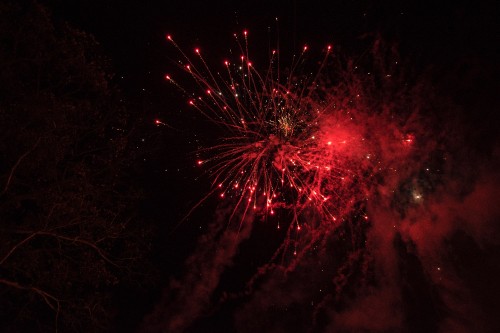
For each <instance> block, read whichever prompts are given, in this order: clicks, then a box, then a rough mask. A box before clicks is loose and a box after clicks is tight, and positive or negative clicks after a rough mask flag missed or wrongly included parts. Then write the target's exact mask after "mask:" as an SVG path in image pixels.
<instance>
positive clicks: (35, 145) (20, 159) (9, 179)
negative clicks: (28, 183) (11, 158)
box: [0, 137, 42, 196]
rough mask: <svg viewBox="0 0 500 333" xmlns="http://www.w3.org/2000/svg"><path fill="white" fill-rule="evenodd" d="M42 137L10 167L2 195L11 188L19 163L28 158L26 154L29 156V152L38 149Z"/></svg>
mask: <svg viewBox="0 0 500 333" xmlns="http://www.w3.org/2000/svg"><path fill="white" fill-rule="evenodd" d="M41 139H42V138H41V137H40V138H38V140H36V142H35V144H34V145H33V147H31V149H29V150H28V151H26V152H25V153H24V154H22V155H21V156H20V157H19V158H18V159H17V162H16V164H14V166H13V167H12V169H10V174H9V177H8V178H7V182H6V183H5V186H4V188H3V191H2V193H0V196H1V195H4V194H5V193H7V191H8V189H9V185H10V182H11V181H12V177H13V176H14V172H16V169H17V167H18V166H19V164H21V162H22V160H23V159H25V158H26V156H28V155H29V154H31V153H32V152H33V150H35V149H36V147H37V146H38V144H39V143H40V140H41Z"/></svg>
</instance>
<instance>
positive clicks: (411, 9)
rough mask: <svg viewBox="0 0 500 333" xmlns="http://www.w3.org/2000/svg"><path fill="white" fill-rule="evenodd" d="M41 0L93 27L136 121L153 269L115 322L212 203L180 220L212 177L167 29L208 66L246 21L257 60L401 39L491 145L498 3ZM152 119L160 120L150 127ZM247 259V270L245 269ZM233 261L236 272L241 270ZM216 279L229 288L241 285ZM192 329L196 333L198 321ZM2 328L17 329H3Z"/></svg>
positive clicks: (134, 320)
mask: <svg viewBox="0 0 500 333" xmlns="http://www.w3.org/2000/svg"><path fill="white" fill-rule="evenodd" d="M25 3H29V2H25ZM39 3H41V4H43V5H45V6H46V7H47V8H48V10H49V11H50V12H51V13H52V18H53V20H54V21H55V22H68V23H69V24H70V25H71V26H73V27H76V28H78V29H81V30H83V31H85V32H88V33H90V34H92V35H93V36H95V38H96V40H97V41H98V43H99V44H100V45H99V46H100V51H101V52H102V54H103V55H104V56H105V57H107V58H109V60H110V68H111V71H112V72H113V73H114V76H113V77H112V79H111V82H112V85H113V86H115V87H117V88H118V89H119V90H120V91H121V94H122V95H121V96H122V97H123V100H124V101H125V104H126V105H127V108H128V112H129V114H130V115H131V119H133V121H134V122H136V126H135V127H136V129H135V134H134V135H135V136H134V140H136V142H134V144H133V146H135V149H137V150H138V151H139V155H140V158H138V161H137V163H136V164H134V167H133V169H134V173H133V177H134V179H133V180H132V181H133V182H134V183H137V184H139V185H138V186H139V187H141V190H142V191H143V196H142V198H141V199H140V200H139V201H140V204H139V207H138V212H139V213H138V215H139V217H140V219H141V220H142V221H143V223H144V224H145V225H147V226H148V227H150V228H151V230H153V232H152V233H151V236H149V237H150V243H151V248H150V250H149V251H148V252H147V253H146V254H144V261H147V262H148V263H149V265H150V266H152V267H155V268H154V269H152V270H151V272H148V271H145V272H143V274H144V275H148V274H150V275H151V277H152V278H151V279H152V282H151V281H150V282H148V283H147V284H145V286H141V287H137V286H136V287H130V288H117V289H116V291H114V296H113V297H114V302H113V304H114V309H115V312H116V315H115V316H114V318H113V320H112V325H111V328H110V329H111V330H112V331H120V332H133V331H135V330H136V329H137V327H138V326H139V325H140V323H141V321H142V320H143V317H144V316H145V315H146V314H147V313H150V312H151V311H152V308H153V306H154V304H156V303H157V302H158V301H159V300H160V298H161V295H162V290H163V289H164V288H165V287H166V285H167V284H168V282H167V281H168V280H169V279H170V278H171V277H174V276H175V277H179V276H181V275H182V273H183V270H184V268H183V262H184V260H185V258H186V257H187V256H188V255H189V253H190V252H191V251H192V249H193V248H194V246H195V244H196V240H197V238H198V236H199V235H200V234H203V232H204V229H203V228H204V217H205V216H207V214H209V215H210V214H213V213H211V212H213V207H214V203H213V202H212V201H210V200H209V201H208V202H207V203H206V205H205V206H204V207H201V208H200V209H198V210H196V211H195V212H194V214H193V215H191V216H190V218H189V219H188V220H186V221H185V222H184V223H182V224H180V225H179V222H180V220H181V219H182V218H183V217H184V216H185V215H186V213H187V212H188V211H189V210H190V208H191V207H193V206H194V205H195V204H196V202H198V200H200V198H201V197H202V196H203V195H204V194H203V193H205V192H206V191H207V189H208V187H209V183H208V180H207V179H206V178H205V177H204V176H203V175H202V174H201V172H200V171H199V169H197V168H195V161H196V157H195V156H194V154H193V153H192V152H193V151H195V150H196V149H197V148H198V147H199V146H200V144H203V142H204V141H203V140H207V139H206V136H205V138H204V136H203V134H206V133H207V132H208V136H210V134H209V133H210V132H209V130H207V129H206V128H205V127H204V126H206V125H205V124H204V123H200V122H199V121H198V120H197V118H198V117H197V116H196V115H186V104H185V100H184V99H183V98H181V97H180V96H178V94H177V92H176V91H175V90H174V89H173V88H172V87H171V86H169V85H168V84H166V82H165V80H164V79H163V76H164V74H165V73H170V72H171V71H172V70H173V69H174V68H175V66H174V65H173V60H174V61H175V60H176V59H178V55H177V52H176V50H175V49H174V48H173V47H172V46H171V45H170V44H169V43H167V41H166V40H165V34H167V33H168V34H172V35H173V36H174V38H175V40H176V41H177V43H179V44H180V45H181V46H182V47H183V48H184V49H185V50H190V49H191V48H193V47H195V46H196V47H198V46H199V47H201V48H202V50H203V52H204V54H206V59H207V60H208V61H209V62H210V63H212V64H218V63H219V62H221V59H223V57H225V56H226V55H227V54H228V51H229V49H230V45H231V43H232V41H233V38H232V34H233V33H234V32H241V31H242V30H243V29H248V30H249V36H250V45H251V52H253V54H255V58H256V59H257V61H259V60H260V61H261V62H265V61H266V59H267V57H268V56H267V49H268V45H269V44H273V43H275V41H276V39H277V38H278V37H277V36H278V35H279V42H280V47H281V49H282V50H283V54H284V55H283V58H286V55H287V54H289V55H292V54H293V53H294V52H297V51H296V50H300V49H301V47H302V46H303V45H304V44H307V45H309V46H310V47H311V49H321V48H322V47H324V45H326V44H329V43H332V44H333V45H334V47H335V48H337V47H339V48H340V49H342V51H343V52H346V53H347V54H358V55H360V54H363V52H365V51H366V48H367V47H368V45H367V39H369V38H373V37H376V36H378V35H380V36H381V38H383V39H384V40H385V41H387V42H388V43H393V44H394V45H396V46H397V48H398V50H399V52H400V55H401V58H402V59H408V60H409V61H408V62H409V63H411V65H412V71H414V72H426V71H431V70H432V71H433V75H434V77H435V78H439V79H440V83H439V84H440V86H444V85H445V84H443V81H445V80H444V79H443V78H450V80H449V87H448V89H449V90H448V91H447V92H448V93H449V96H450V98H451V99H454V100H456V101H457V102H458V103H460V104H461V105H463V106H465V107H463V108H462V109H461V110H462V111H461V112H462V113H463V114H462V116H464V117H465V119H467V120H468V121H470V123H471V124H473V127H476V128H482V129H483V130H482V131H481V134H480V135H479V136H478V137H477V138H476V141H475V144H476V145H477V146H478V147H484V146H488V147H489V145H493V144H494V141H495V139H496V138H497V135H498V131H497V130H498V129H499V126H498V119H499V116H498V115H497V112H498V109H495V108H494V107H491V105H496V103H495V101H496V100H497V97H496V94H497V93H498V78H497V76H496V74H497V73H498V56H499V54H498V36H499V35H498V22H497V21H498V17H499V16H498V11H497V10H496V3H495V1H456V2H446V1H432V2H431V1H368V0H363V1H276V2H271V1H261V2H260V1H245V2H239V1H221V2H218V1H213V2H210V1H178V0H176V1H139V0H130V1H118V0H109V1H98V0H95V1H92V0H72V1H63V0H40V1H39ZM276 17H278V18H279V23H278V24H277V23H276V20H275V18H276ZM268 27H270V30H269V29H268ZM278 30H279V33H278ZM269 31H271V32H269ZM262 46H263V47H262ZM460 71H466V72H468V73H472V74H471V75H470V76H469V77H470V79H469V80H467V81H466V82H459V81H456V80H453V77H454V76H455V74H457V73H459V72H460ZM468 105H470V106H473V107H471V108H468V107H467V106H468ZM478 110H480V112H478ZM130 115H129V116H130ZM156 119H160V120H161V121H163V122H165V123H166V124H168V125H166V126H156V125H155V120H156ZM200 140H201V141H200ZM490 148H491V147H490ZM486 150H488V148H486ZM270 246H271V245H270ZM262 251H263V252H264V253H265V252H266V250H262ZM263 257H264V256H263ZM257 261H259V259H258V260H257ZM150 266H147V267H150ZM247 269H248V270H250V271H251V270H252V267H249V268H247ZM241 270H242V271H241V277H242V279H244V278H245V277H246V276H247V275H248V274H249V272H247V271H245V268H241ZM137 279H138V278H136V280H137ZM223 283H227V285H228V287H231V284H234V286H238V285H240V284H241V282H234V281H223ZM140 284H141V283H140V281H139V285H140ZM212 325H213V326H214V327H217V324H213V323H212ZM431 326H432V325H430V326H428V327H431ZM221 327H223V326H221ZM432 327H433V326H432ZM0 329H1V328H0ZM219 329H221V328H219ZM222 329H223V328H222ZM194 330H195V331H196V332H204V329H203V326H200V325H198V326H195V328H194ZM10 331H12V332H16V329H15V328H12V327H11V330H10ZM20 331H22V329H21V330H20ZM42 331H43V329H42Z"/></svg>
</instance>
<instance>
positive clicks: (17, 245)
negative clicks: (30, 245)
mask: <svg viewBox="0 0 500 333" xmlns="http://www.w3.org/2000/svg"><path fill="white" fill-rule="evenodd" d="M37 234H38V233H36V232H35V233H32V234H31V235H29V236H28V237H26V238H25V239H23V240H22V241H20V242H19V243H17V244H16V245H15V246H14V247H13V248H12V249H10V251H9V252H8V253H7V254H6V255H5V256H4V257H3V258H2V260H1V261H0V265H2V264H3V263H4V262H5V260H7V258H9V257H10V255H11V254H12V253H14V251H15V250H17V248H18V247H19V246H21V245H23V244H24V243H26V242H28V241H29V240H30V239H32V238H33V237H35V236H36V235H37Z"/></svg>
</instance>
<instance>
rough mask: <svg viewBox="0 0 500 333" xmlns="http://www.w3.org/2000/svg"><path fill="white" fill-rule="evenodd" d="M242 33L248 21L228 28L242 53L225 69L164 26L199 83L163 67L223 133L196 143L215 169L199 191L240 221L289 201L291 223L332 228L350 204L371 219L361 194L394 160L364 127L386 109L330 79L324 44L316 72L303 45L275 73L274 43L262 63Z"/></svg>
mask: <svg viewBox="0 0 500 333" xmlns="http://www.w3.org/2000/svg"><path fill="white" fill-rule="evenodd" d="M247 36H248V34H247V32H246V31H245V32H244V33H243V40H244V42H243V43H241V42H240V39H239V38H238V36H237V35H235V38H236V42H237V44H238V46H239V50H240V51H241V56H240V57H239V58H238V59H237V60H236V61H232V60H231V61H230V60H225V61H224V62H223V64H224V67H225V74H220V73H219V72H214V71H213V70H211V69H210V67H209V65H208V64H207V62H206V61H205V59H204V58H203V56H202V53H201V51H200V49H199V48H196V49H195V50H194V53H195V57H194V59H192V58H190V57H189V56H188V55H186V53H185V52H184V51H183V50H182V49H181V48H180V47H179V46H178V45H177V44H176V43H175V41H174V40H173V38H172V37H171V36H170V35H168V36H167V40H168V41H170V42H171V43H172V44H173V45H174V46H175V47H176V49H177V50H178V51H179V52H180V54H181V55H182V57H183V60H182V61H180V62H179V63H180V64H181V67H182V68H183V69H184V70H185V71H186V72H187V73H189V75H190V76H191V77H192V79H193V80H194V82H196V85H197V87H198V88H197V90H196V92H194V93H192V92H188V91H187V90H186V89H185V88H183V87H182V86H181V85H180V84H178V83H177V82H176V81H175V80H174V79H173V78H172V77H171V76H170V75H166V76H165V78H166V80H167V81H169V82H170V83H172V84H174V85H175V86H176V87H177V88H178V89H180V90H181V91H182V92H183V93H184V94H185V95H186V96H189V99H188V103H189V105H190V106H191V107H193V108H195V109H196V110H197V111H198V112H199V113H200V114H202V115H203V116H205V117H206V118H208V119H209V120H210V121H211V122H213V123H214V124H216V125H217V126H219V127H220V128H222V129H223V132H224V133H225V136H224V137H222V138H221V139H220V141H219V143H218V144H216V145H214V146H211V147H207V148H204V149H201V150H200V154H201V155H202V156H206V157H205V158H204V159H201V160H198V161H197V164H198V165H200V166H203V167H204V168H205V170H206V171H207V172H208V174H210V177H211V179H212V190H211V191H210V192H209V193H208V195H207V196H206V197H205V199H206V198H207V197H209V196H211V195H214V194H216V193H217V194H218V195H219V197H220V198H222V199H224V198H232V199H233V200H234V201H235V204H234V210H233V213H232V215H231V219H232V218H233V217H234V216H235V214H236V212H239V213H241V214H242V216H243V217H242V218H241V221H243V220H244V217H245V215H246V214H247V213H248V212H249V211H250V210H253V211H255V212H256V213H258V214H262V216H264V217H268V216H270V215H273V214H275V212H276V211H277V210H278V209H282V210H287V211H289V212H292V216H293V221H292V223H291V224H290V231H291V230H295V231H296V232H298V231H299V230H300V229H301V226H303V225H307V226H308V227H309V228H310V229H313V230H318V226H319V225H328V228H329V229H335V228H332V227H331V225H332V224H333V225H335V224H336V223H337V222H341V221H343V220H345V219H347V218H348V216H352V214H353V213H355V214H357V215H356V216H358V217H359V216H361V217H363V218H364V219H368V217H367V216H366V214H365V213H364V210H363V204H362V203H363V202H364V201H365V200H368V192H369V188H370V186H371V184H372V183H373V179H374V175H375V174H376V173H378V172H380V171H382V170H384V171H387V170H388V169H392V168H391V167H390V166H389V165H390V163H386V162H387V161H383V158H382V154H381V152H380V149H377V140H376V139H374V138H373V135H371V134H370V132H372V131H373V130H374V128H371V126H377V127H378V128H383V127H384V126H389V125H388V123H387V122H385V123H384V121H382V119H386V118H387V117H374V113H370V110H368V109H369V107H367V105H366V100H365V99H363V98H362V97H363V96H360V94H363V93H364V92H363V91H362V90H361V89H360V87H359V86H355V83H354V82H353V81H350V83H349V84H347V85H346V84H332V83H331V82H330V83H328V78H327V76H326V75H324V73H323V70H324V69H325V68H326V67H328V66H329V61H331V59H332V57H333V55H332V47H331V46H327V47H326V48H325V51H324V57H323V59H322V61H320V62H319V65H318V68H317V69H316V70H315V71H313V73H311V72H310V71H309V72H308V74H300V72H301V71H300V66H301V65H300V64H301V63H302V62H303V58H304V55H305V53H306V52H307V51H308V47H307V46H304V48H303V49H302V52H301V53H300V55H299V56H298V57H297V59H296V61H294V62H293V64H292V66H291V70H290V71H289V74H288V75H282V74H281V72H280V69H279V54H278V52H276V51H272V52H271V56H270V62H269V66H268V68H267V69H266V70H265V71H262V72H261V71H259V70H258V69H256V68H255V66H254V65H253V63H252V61H251V59H250V56H249V47H248V39H247ZM393 136H394V135H393ZM408 138H409V136H404V135H403V134H401V135H400V137H399V138H398V136H397V135H396V136H394V138H392V139H394V140H393V141H394V142H395V143H396V145H397V147H395V148H394V149H401V148H404V147H407V146H409V145H411V143H412V140H409V139H408ZM412 138H413V137H412ZM386 144H387V142H386ZM393 155H394V154H393ZM383 165H384V166H383ZM382 166H383V167H382ZM205 199H203V200H205ZM203 200H202V201H201V202H203ZM201 202H200V203H201ZM194 208H196V207H194ZM194 208H193V209H194ZM314 216H316V217H317V218H313V217H314ZM278 228H279V222H278ZM313 238H316V237H315V236H313Z"/></svg>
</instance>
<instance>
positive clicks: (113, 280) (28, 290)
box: [0, 2, 148, 332]
mask: <svg viewBox="0 0 500 333" xmlns="http://www.w3.org/2000/svg"><path fill="white" fill-rule="evenodd" d="M106 67H107V64H106V61H105V59H103V58H102V57H101V56H100V53H99V48H98V44H97V43H96V41H95V40H94V38H93V37H92V36H91V35H89V34H87V33H85V32H82V31H79V30H77V29H74V28H72V27H70V26H68V25H67V24H65V23H54V21H53V19H52V18H51V15H50V14H49V12H48V11H47V10H46V9H45V8H44V7H43V6H41V5H39V4H37V3H36V2H34V3H27V4H19V3H15V2H12V3H9V2H3V3H2V4H0V82H1V83H0V299H1V302H0V331H6V332H17V331H30V332H33V331H40V332H45V331H57V330H59V331H62V332H80V331H81V332H95V331H105V330H107V326H106V325H107V324H108V323H109V322H110V320H112V318H113V315H114V314H113V307H112V292H113V288H114V287H116V286H118V285H120V284H122V283H128V282H127V281H133V280H134V273H133V272H134V270H137V267H139V265H141V260H140V256H141V254H142V253H143V252H144V251H145V250H146V249H147V241H148V237H147V230H146V229H145V228H144V227H142V226H141V224H140V223H138V222H139V221H138V218H137V214H136V211H137V208H136V207H137V202H138V198H139V197H140V191H139V189H138V187H137V186H136V185H134V184H133V182H131V181H130V177H131V173H132V172H133V170H134V163H135V160H136V156H134V155H133V153H131V149H128V148H129V145H130V143H131V142H132V141H133V132H132V131H131V128H130V127H131V126H130V125H129V124H128V121H127V120H128V117H127V109H126V108H125V106H124V105H123V103H122V102H121V101H120V95H119V92H118V91H117V90H116V89H115V88H113V87H112V86H111V85H110V83H109V82H110V79H111V76H110V75H109V74H108V71H107V70H106ZM124 281H125V282H124Z"/></svg>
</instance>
